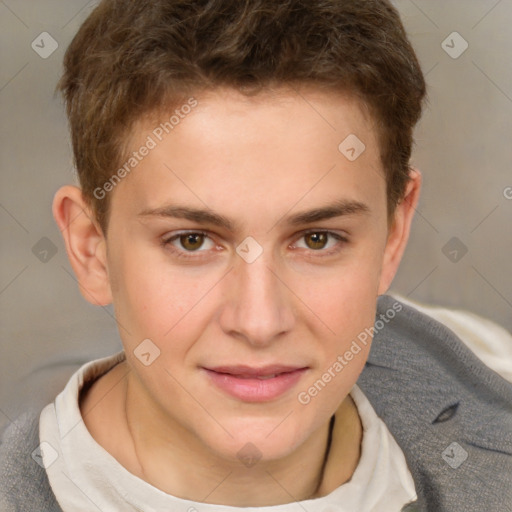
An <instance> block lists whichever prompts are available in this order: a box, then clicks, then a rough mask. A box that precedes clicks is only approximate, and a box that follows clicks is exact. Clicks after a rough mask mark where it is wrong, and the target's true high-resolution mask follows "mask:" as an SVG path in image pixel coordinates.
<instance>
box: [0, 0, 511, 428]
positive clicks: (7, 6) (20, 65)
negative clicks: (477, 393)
mask: <svg viewBox="0 0 512 512" xmlns="http://www.w3.org/2000/svg"><path fill="white" fill-rule="evenodd" d="M395 4H396V5H397V7H398V8H399V10H400V11H401V13H402V17H403V20H404V23H405V25H406V29H407V31H408V33H409V36H410V38H411V41H412V43H413V45H414V47H415V48H416V50H417V53H418V56H419V58H420V61H421V64H422V66H423V69H424V71H425V73H426V79H427V82H428V87H429V98H430V99H429V105H428V107H427V110H426V111H425V114H424V117H423V119H422V121H421V122H420V125H419V127H418V130H417V134H416V139H417V145H416V148H415V152H414V156H413V163H414V164H415V165H416V166H417V167H419V168H420V170H421V171H422V173H423V176H424V188H423V195H422V200H421V202H420V205H419V208H418V212H417V215H416V218H415V221H414V225H413V234H412V238H411V241H410V244H409V247H408V249H407V252H406V254H405V258H404V261H403V263H402V266H401V270H400V271H399V274H398V276H397V277H396V279H395V281H394V284H393V287H392V291H396V292H399V293H401V294H403V295H405V296H407V297H408V298H409V299H413V300H418V301H423V302H427V303H434V304H439V305H443V306H447V307H455V308H459V309H467V310H470V311H473V312H475V313H477V314H480V315H482V316H485V317H488V318H490V319H492V320H494V321H496V322H498V323H500V324H501V325H503V326H504V327H506V328H507V329H509V330H512V273H511V271H510V269H511V261H512V230H511V219H512V172H511V164H512V162H511V160H512V159H511V155H512V152H511V142H512V141H511V131H512V130H511V128H512V123H511V119H512V65H511V55H512V35H511V30H510V27H511V26H512V1H511V0H501V1H496V0H478V1H477V0H452V1H447V0H435V1H433V0H415V1H411V0H400V1H395ZM94 5H95V2H94V1H93V2H89V3H87V2H86V1H83V0H66V1H64V0H60V1H59V0H50V1H48V0H46V1H35V0H34V1H28V0H0V20H1V21H0V24H1V30H0V38H1V67H0V108H1V118H0V143H1V147H2V153H1V167H0V168H1V193H0V225H1V229H2V238H1V240H2V244H1V260H0V307H1V316H0V323H1V338H0V340H1V341H0V424H5V423H7V422H9V420H10V419H12V418H13V417H14V416H15V415H16V414H17V413H18V412H19V411H20V410H21V409H22V408H23V407H25V404H26V403H27V402H31V403H34V404H40V405H41V406H42V405H44V404H45V403H47V402H48V401H49V400H50V399H52V398H53V395H54V394H55V393H57V392H58V391H60V389H61V388H62V386H63V384H64V382H65V381H66V380H67V378H68V377H69V375H70V374H71V373H72V371H74V370H75V369H76V367H77V365H79V364H81V363H83V362H85V361H87V360H90V359H93V358H97V357H101V356H105V355H108V354H111V353H113V352H114V351H117V350H118V349H120V348H121V345H120V342H119V338H118V334H117V330H116V324H115V321H114V319H113V314H112V308H111V307H107V308H101V307H93V306H91V305H90V304H88V303H87V302H86V301H85V300H84V299H82V297H81V295H80V293H79V290H78V286H77V284H76V281H75V278H74V276H73V273H72V271H71V267H70V265H69V263H68V260H67V257H66V254H65V250H64V245H63V242H62V238H61V234H60V233H59V230H58V228H57V227H56V225H55V223H54V221H53V219H52V216H51V201H52V198H53V194H54V193H55V191H56V190H57V188H58V187H59V186H61V185H63V184H66V183H72V182H73V181H74V173H73V166H72V160H71V149H70V143H69V140H68V133H67V127H66V119H65V115H64V109H63V106H62V103H61V100H60V99H59V98H58V97H55V96H54V93H53V91H54V88H55V85H56V81H57V79H58V77H59V76H60V71H61V61H62V57H63V53H64V50H65V48H66V46H67V44H68V43H69V41H70V40H71V38H72V36H73V35H74V34H75V33H76V31H77V30H78V27H79V25H80V23H81V22H82V21H83V20H84V19H85V18H86V16H87V15H88V13H89V12H90V11H91V9H92V7H93V6H94ZM45 31H46V32H48V33H49V34H51V36H52V37H53V38H54V39H55V40H56V41H57V42H58V45H59V46H58V48H57V50H56V51H55V52H54V53H53V54H52V55H50V56H49V57H48V58H46V59H43V58H41V57H40V56H39V55H38V54H37V53H36V52H35V51H34V50H33V49H32V47H31V43H32V41H34V40H36V41H37V40H39V39H38V36H39V34H41V33H42V32H45ZM454 31H456V32H458V33H459V34H460V35H461V36H462V37H463V38H464V40H466V41H467V43H468V45H469V46H468V48H467V50H466V51H465V52H464V53H462V54H461V55H460V56H458V58H453V57H452V56H450V55H448V54H447V53H446V51H445V50H444V49H443V47H442V42H443V41H444V40H446V39H447V37H448V36H449V35H450V34H451V33H452V32H454ZM452 40H453V42H452ZM460 42H461V41H460V40H457V39H453V37H451V38H448V39H447V43H445V44H448V45H450V46H453V48H452V50H451V51H452V52H453V51H457V50H460V48H462V47H461V46H460ZM46 48H48V46H46ZM508 187H510V188H508ZM507 196H508V199H507ZM44 237H46V238H44ZM453 238H455V240H452V239H453ZM41 239H43V240H42V241H41ZM46 239H48V240H49V241H48V240H46ZM450 240H452V241H451V242H449V241H450ZM446 244H449V245H446ZM453 244H454V245H453ZM44 250H46V251H47V254H46V260H47V261H45V258H44V253H42V252H41V251H44ZM55 250H56V251H57V252H56V253H55V254H54V255H52V251H55ZM454 250H455V251H457V252H456V253H454V252H453V251H454ZM466 250H467V252H466V253H465V251H466ZM34 253H35V254H34ZM450 253H451V254H450ZM37 256H39V258H38V257H37ZM40 258H42V260H41V259H40ZM511 364H512V362H511ZM50 376H52V383H51V385H48V384H47V383H46V382H47V380H48V379H49V377H50Z"/></svg>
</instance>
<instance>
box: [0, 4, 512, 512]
mask: <svg viewBox="0 0 512 512" xmlns="http://www.w3.org/2000/svg"><path fill="white" fill-rule="evenodd" d="M60 89H61V90H62V91H63V93H64V96H65V99H66V102H67V109H68V115H69V119H70V125H71V132H72V139H73V148H74V154H75V160H76V166H77V170H78V173H79V177H80V185H81V186H80V188H78V187H73V186H65V187H63V188H61V189H60V190H59V191H58V192H57V194H56V196H55V200H54V207H53V208H54V210H53V211H54V216H55V219H56V221H57V224H58V226H59V228H60V229H61V231H62V233H63V235H64V240H65V244H66V249H67V252H68V255H69V259H70V262H71V265H72V266H73V269H74V271H75V273H76V276H77V279H78V282H79V285H80V289H81V292H82V294H83V295H84V297H85V298H86V299H87V300H88V301H90V302H91V303H93V304H97V305H101V306H104V305H107V304H110V303H112V304H113V305H114V308H115V313H116V319H117V322H118V325H119V334H120V337H121V339H122V342H123V346H124V350H123V351H122V352H120V353H119V354H116V355H114V356H112V357H109V358H105V359H101V360H97V361H92V362H91V363H88V364H87V365H85V366H84V367H82V368H81V369H80V370H79V371H78V372H77V373H76V374H75V375H73V376H72V378H71V379H70V381H69V382H68V384H67V386H66V388H65V389H64V390H63V391H62V393H61V394H60V395H59V396H58V397H57V399H56V400H55V403H52V404H49V405H48V406H47V407H45V409H44V410H43V411H42V413H41V415H40V416H39V415H36V416H33V417H28V418H23V419H22V420H20V421H19V422H18V423H16V424H15V425H14V426H13V427H11V428H10V429H9V431H8V432H7V434H6V436H4V442H3V445H2V450H3V456H4V457H5V461H6V463H5V464H4V469H3V470H2V471H3V474H2V479H3V495H2V500H3V501H2V502H0V503H2V505H3V506H4V508H6V509H8V510H35V509H37V510H64V511H73V512H75V511H86V510H87V511H88V510H102V511H107V510H123V511H125V510H126V511H132V510H133V511H136V510H144V511H157V510H158V511H160V510H162V511H163V510H173V511H174V510H176V511H181V510H183V511H186V510H187V511H193V510H197V511H200V510H210V511H217V510H218V511H221V510H227V509H228V508H229V510H236V509H238V508H240V509H242V508H243V510H259V509H262V508H264V509H265V510H269V511H270V510H275V511H276V512H277V511H285V510H290V511H291V510H307V511H310V512H313V511H327V510H339V511H342V510H343V511H348V510H357V511H377V510H378V511H397V510H429V511H430V510H432V511H434V510H435V511H445V510H446V511H448V510H449V511H454V510H512V494H511V486H510V485H508V483H510V475H511V471H512V430H511V428H510V427H511V424H512V386H510V385H509V384H508V383H507V382H506V381H505V380H503V379H502V378H500V377H499V376H498V375H497V374H495V373H494V372H493V371H492V370H490V369H488V368H487V367H486V366H484V365H483V364H482V363H481V362H479V360H478V359H477V358H476V357H475V356H474V355H473V354H472V353H471V352H470V351H469V350H468V349H467V348H466V347H465V346H464V345H463V343H462V342H461V341H460V340H459V339H458V338H457V337H456V336H455V335H454V334H453V333H452V332H451V331H449V330H448V329H446V328H444V327H443V326H442V325H440V324H438V323H437V322H435V321H433V320H432V319H430V318H429V317H427V316H425V315H422V314H421V313H419V312H418V311H416V310H414V309H412V308H410V307H408V306H406V305H404V304H402V303H400V302H398V301H396V300H394V299H392V298H391V297H388V296H384V294H385V293H386V291H387V289H388V288H389V286H390V283H391V281H392V279H393V276H394V275H395V272H396V270H397V267H398V264H399V262H400V259H401V257H402V254H403V251H404V249H405V246H406V243H407V238H408V234H409V228H410V224H411V220H412V217H413V214H414V209H415V206H416V204H417V202H418V197H419V191H420V184H421V176H420V173H419V172H418V171H417V170H416V169H413V168H412V167H410V162H409V160H410V155H411V146H412V131H413V127H414V125H415V124H416V122H417V120H418V119H419V117H420V113H421V105H422V101H423V98H424V95H425V84H424V80H423V76H422V73H421V70H420V68H419V65H418V62H417V59H416V57H415V55H414V52H413V50H412V48H411V46H410V44H409V43H408V41H407V39H406V36H405V32H404V29H403V27H402V25H401V22H400V19H399V16H398V14H397V12H396V11H395V9H394V8H393V7H392V6H391V4H390V3H389V2H387V1H383V0H379V1H377V0H365V1H361V0H353V1H339V0H331V1H322V2H320V1H314V2H308V3H306V2H302V1H299V0H288V1H283V2H279V3H276V2H272V1H270V0H257V1H251V2H240V1H237V0H212V1H210V2H199V1H192V2H191V1H190V0H189V1H187V2H183V1H178V0H154V1H152V2H137V1H135V0H105V1H103V2H101V3H100V5H99V6H98V7H97V8H96V9H95V11H94V12H93V13H92V14H91V16H90V17H89V18H88V19H87V21H86V22H85V23H84V24H83V26H82V27H81V29H80V31H79V33H78V34H77V36H76V37H75V38H74V40H73V42H72V43H71V45H70V47H69V49H68V51H67V54H66V58H65V72H64V76H63V78H62V80H61V83H60ZM379 297H380V298H379ZM372 338H373V341H372ZM370 348H371V351H370ZM37 445H39V446H40V448H39V451H38V452H37V450H36V453H35V454H34V452H33V450H34V448H35V447H36V446H37ZM31 453H32V455H33V457H32V458H31V457H30V454H31ZM37 457H39V458H40V459H42V460H41V464H40V465H37V464H35V463H34V460H36V459H37ZM32 459H34V460H32ZM6 467H7V469H8V471H7V470H5V468H6ZM8 507H10V508H8Z"/></svg>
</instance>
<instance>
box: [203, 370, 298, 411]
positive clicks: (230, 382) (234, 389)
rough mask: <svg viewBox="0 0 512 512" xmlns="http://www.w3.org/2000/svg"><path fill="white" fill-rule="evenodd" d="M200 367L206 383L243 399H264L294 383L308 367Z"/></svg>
mask: <svg viewBox="0 0 512 512" xmlns="http://www.w3.org/2000/svg"><path fill="white" fill-rule="evenodd" d="M202 370H203V371H204V372H205V373H206V375H207V377H208V379H209V382H211V383H213V384H214V385H215V386H216V387H217V388H218V389H220V390H222V391H223V392H224V393H226V394H228V395H230V396H232V397H235V398H237V399H239V400H242V401H244V402H266V401H270V400H274V399H276V398H278V397H280V396H281V395H284V394H285V393H286V392H287V391H289V390H290V389H292V388H293V387H294V386H296V385H297V383H298V382H299V380H300V379H301V378H302V376H303V375H304V374H305V373H306V371H307V370H308V367H305V366H285V365H280V364H273V365H267V366H263V367H259V368H256V367H250V366H243V365H236V366H216V367H212V368H202Z"/></svg>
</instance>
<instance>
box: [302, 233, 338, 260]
mask: <svg viewBox="0 0 512 512" xmlns="http://www.w3.org/2000/svg"><path fill="white" fill-rule="evenodd" d="M299 240H304V242H305V244H304V245H303V246H302V247H301V246H300V245H298V244H297V242H296V243H295V245H294V247H298V248H301V249H309V250H311V251H314V252H315V251H316V252H321V253H322V255H329V254H334V253H336V252H338V251H339V250H341V246H342V245H343V244H344V243H347V242H348V239H347V238H346V237H344V236H342V235H339V234H338V233H333V232H332V231H320V230H316V231H308V232H306V233H303V234H302V236H301V237H300V238H299Z"/></svg>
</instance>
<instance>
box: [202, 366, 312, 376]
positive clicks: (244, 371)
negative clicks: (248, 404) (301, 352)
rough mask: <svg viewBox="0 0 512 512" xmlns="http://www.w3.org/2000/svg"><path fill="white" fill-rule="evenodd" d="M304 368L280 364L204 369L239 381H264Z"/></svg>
mask: <svg viewBox="0 0 512 512" xmlns="http://www.w3.org/2000/svg"><path fill="white" fill-rule="evenodd" d="M302 368H306V367H305V366H284V365H280V364H273V365H267V366H263V367H260V368H254V367H251V366H244V365H237V366H215V367H213V368H206V369H207V370H211V371H213V372H216V373H226V374H228V375H233V376H235V377H239V378H241V379H255V378H256V379H265V378H270V377H275V376H276V375H280V374H282V373H290V372H294V371H296V370H301V369H302Z"/></svg>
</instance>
